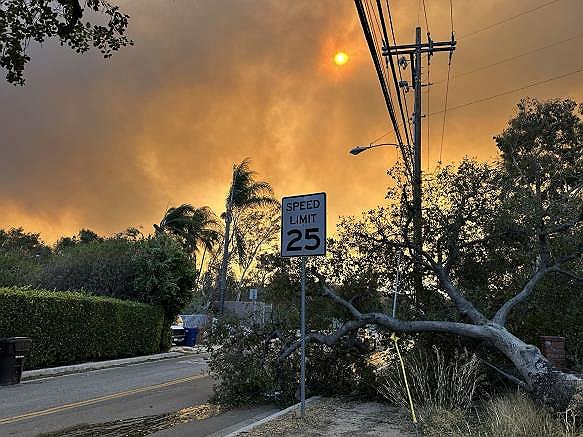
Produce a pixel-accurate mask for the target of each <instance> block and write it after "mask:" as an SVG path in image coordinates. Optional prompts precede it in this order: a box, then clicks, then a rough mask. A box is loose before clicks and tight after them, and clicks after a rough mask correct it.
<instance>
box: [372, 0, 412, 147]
mask: <svg viewBox="0 0 583 437" xmlns="http://www.w3.org/2000/svg"><path fill="white" fill-rule="evenodd" d="M376 1H377V10H378V13H379V18H380V22H381V26H382V33H383V37H384V41H385V43H384V45H385V47H386V49H387V51H388V53H387V56H386V58H387V59H386V60H385V64H390V67H391V73H392V79H393V85H394V88H395V93H396V95H397V101H398V103H399V112H400V113H401V121H402V124H403V125H404V126H405V137H406V138H407V145H410V144H411V139H410V138H409V130H408V129H407V119H406V118H405V112H404V110H403V99H402V98H401V87H400V86H399V81H398V80H397V73H396V69H395V62H394V61H393V55H392V54H391V53H390V43H389V37H388V35H387V26H386V23H385V17H384V14H383V7H382V4H381V0H376ZM388 69H389V67H388V65H387V70H388Z"/></svg>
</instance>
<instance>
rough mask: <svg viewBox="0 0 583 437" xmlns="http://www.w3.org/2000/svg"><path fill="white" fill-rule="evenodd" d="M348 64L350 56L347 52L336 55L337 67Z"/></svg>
mask: <svg viewBox="0 0 583 437" xmlns="http://www.w3.org/2000/svg"><path fill="white" fill-rule="evenodd" d="M347 62H348V55H347V54H346V53H345V52H338V53H336V55H334V63H335V64H336V65H339V66H341V65H344V64H346V63H347Z"/></svg>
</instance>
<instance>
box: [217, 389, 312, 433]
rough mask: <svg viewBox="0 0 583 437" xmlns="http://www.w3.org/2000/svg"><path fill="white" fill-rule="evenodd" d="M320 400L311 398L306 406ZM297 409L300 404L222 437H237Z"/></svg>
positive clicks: (307, 400)
mask: <svg viewBox="0 0 583 437" xmlns="http://www.w3.org/2000/svg"><path fill="white" fill-rule="evenodd" d="M321 398H322V396H312V397H311V398H309V399H306V405H308V404H310V403H312V402H313V401H317V400H319V399H321ZM299 409H300V404H299V403H297V404H294V405H292V406H291V407H287V408H286V409H285V410H281V411H278V412H277V413H274V414H272V415H270V416H267V417H264V418H263V419H261V420H258V421H256V422H253V423H251V424H249V425H246V426H244V427H242V428H240V429H238V430H236V431H233V432H231V433H229V434H226V435H225V436H224V437H238V436H239V435H240V434H241V433H245V432H248V431H251V430H252V429H253V428H256V427H258V426H259V425H263V424H264V423H266V422H269V421H271V420H274V419H277V418H278V417H281V416H284V415H286V414H287V413H290V412H292V411H294V410H299Z"/></svg>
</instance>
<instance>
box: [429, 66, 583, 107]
mask: <svg viewBox="0 0 583 437" xmlns="http://www.w3.org/2000/svg"><path fill="white" fill-rule="evenodd" d="M581 72H583V68H579V69H577V70H573V71H570V72H568V73H564V74H560V75H558V76H553V77H550V78H548V79H544V80H539V81H536V82H531V83H529V84H528V85H524V86H521V87H518V88H513V89H511V90H507V91H503V92H501V93H498V94H494V95H492V96H488V97H483V98H481V99H477V100H472V101H470V102H466V103H462V104H460V105H456V106H452V107H451V108H449V109H448V110H449V111H454V110H456V109H460V108H465V107H466V106H470V105H475V104H477V103H483V102H487V101H489V100H493V99H496V98H498V97H502V96H506V95H508V94H512V93H515V92H517V91H522V90H525V89H528V88H532V87H534V86H538V85H543V84H545V83H549V82H553V81H555V80H559V79H564V78H565V77H568V76H572V75H574V74H577V73H581ZM443 112H444V111H443V110H442V111H435V112H432V113H431V114H428V116H432V115H436V114H441V113H443Z"/></svg>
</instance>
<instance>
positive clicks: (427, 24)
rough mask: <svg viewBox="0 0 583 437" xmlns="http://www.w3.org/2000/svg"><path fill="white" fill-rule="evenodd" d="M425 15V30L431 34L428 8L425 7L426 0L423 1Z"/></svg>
mask: <svg viewBox="0 0 583 437" xmlns="http://www.w3.org/2000/svg"><path fill="white" fill-rule="evenodd" d="M423 15H425V30H427V33H429V22H428V21H427V8H426V7H425V0H423Z"/></svg>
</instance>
